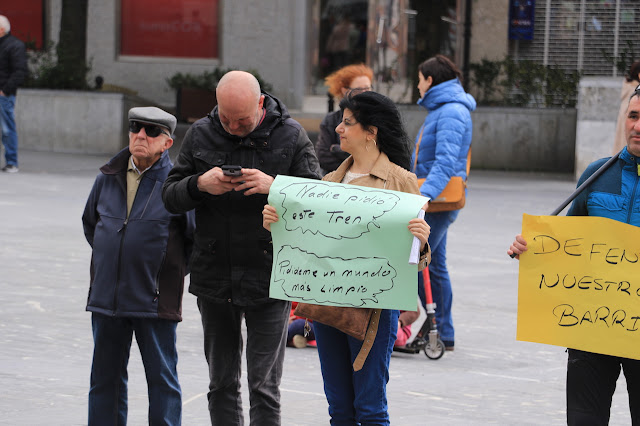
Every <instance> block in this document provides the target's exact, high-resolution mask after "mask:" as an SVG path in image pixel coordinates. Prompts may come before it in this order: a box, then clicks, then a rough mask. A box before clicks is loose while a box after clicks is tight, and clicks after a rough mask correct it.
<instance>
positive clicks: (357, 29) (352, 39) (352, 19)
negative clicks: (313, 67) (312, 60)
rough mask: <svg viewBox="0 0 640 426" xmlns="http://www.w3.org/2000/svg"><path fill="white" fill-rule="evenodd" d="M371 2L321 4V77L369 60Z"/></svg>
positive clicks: (326, 1) (327, 0)
mask: <svg viewBox="0 0 640 426" xmlns="http://www.w3.org/2000/svg"><path fill="white" fill-rule="evenodd" d="M368 6H369V0H322V1H321V3H320V38H319V39H320V46H319V52H320V61H319V76H318V77H320V78H324V77H326V76H327V75H329V74H330V73H332V72H333V71H335V70H337V69H339V68H342V67H343V66H345V65H349V64H357V63H364V62H366V60H367V57H366V55H367V50H366V49H367V19H368Z"/></svg>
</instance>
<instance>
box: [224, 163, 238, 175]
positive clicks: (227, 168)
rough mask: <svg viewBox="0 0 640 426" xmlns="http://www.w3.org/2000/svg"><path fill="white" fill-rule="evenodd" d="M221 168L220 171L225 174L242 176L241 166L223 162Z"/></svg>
mask: <svg viewBox="0 0 640 426" xmlns="http://www.w3.org/2000/svg"><path fill="white" fill-rule="evenodd" d="M221 168H222V173H223V174H224V175H225V176H234V177H236V176H242V167H241V166H233V165H229V164H225V165H224V166H222V167H221Z"/></svg>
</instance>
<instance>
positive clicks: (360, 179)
mask: <svg viewBox="0 0 640 426" xmlns="http://www.w3.org/2000/svg"><path fill="white" fill-rule="evenodd" d="M340 108H341V110H342V112H343V116H342V121H341V122H340V124H338V126H337V127H336V129H335V131H336V132H337V133H338V135H339V138H340V146H341V147H342V149H343V150H344V151H346V152H348V153H349V154H351V155H350V156H349V157H348V158H347V159H346V160H345V161H344V162H342V164H341V165H340V167H338V168H337V170H335V171H334V172H331V173H329V174H327V175H326V176H325V177H324V178H323V180H325V181H329V182H341V183H347V184H351V185H358V186H364V187H369V188H384V189H391V190H395V191H402V192H408V193H412V194H418V193H419V192H418V182H417V179H416V176H415V175H414V174H413V173H411V172H410V171H409V168H410V167H411V149H410V142H409V138H408V136H407V134H406V132H405V130H404V128H403V126H402V119H401V116H400V113H399V111H398V109H397V108H396V105H395V104H394V103H393V102H392V101H391V100H390V99H389V98H387V97H386V96H383V95H380V94H378V93H375V92H363V93H360V94H358V95H355V96H350V95H347V96H346V97H345V98H343V99H342V101H341V102H340ZM262 214H263V225H264V227H265V228H267V229H270V227H271V224H272V223H274V222H276V221H277V220H278V213H277V212H276V209H275V207H272V206H270V205H266V206H265V208H264V210H263V212H262ZM408 229H409V231H410V232H411V233H412V234H413V235H414V236H415V237H417V238H418V239H419V240H420V242H421V246H420V249H421V258H420V265H419V268H420V269H422V268H424V267H425V266H426V263H427V262H428V257H429V245H428V244H427V240H428V239H429V233H430V232H431V230H430V228H429V225H427V222H425V221H424V220H423V219H411V220H410V221H409V224H408ZM406 284H407V285H410V284H409V283H406ZM413 285H417V284H416V283H414V284H413ZM336 309H353V308H336ZM398 317H399V311H397V310H395V309H374V310H373V314H372V316H371V320H370V322H369V327H368V329H367V333H366V335H367V338H366V339H365V342H362V341H360V340H358V339H356V338H355V337H351V336H349V335H347V334H346V333H344V332H342V331H340V330H338V329H337V328H334V327H331V326H329V325H326V324H323V323H322V322H319V321H318V320H316V321H314V323H313V324H314V331H315V335H316V343H317V346H318V355H319V357H320V367H321V369H322V378H323V380H324V392H325V395H326V396H327V402H328V403H329V415H330V416H331V424H345V425H346V424H350V425H352V424H353V425H355V424H375V425H388V424H389V413H388V410H387V390H386V389H387V382H388V381H389V361H390V359H391V352H392V351H393V345H394V343H395V340H396V334H397V331H398ZM376 328H377V330H376ZM369 345H370V347H369Z"/></svg>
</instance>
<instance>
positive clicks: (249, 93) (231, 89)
mask: <svg viewBox="0 0 640 426" xmlns="http://www.w3.org/2000/svg"><path fill="white" fill-rule="evenodd" d="M216 98H217V100H218V116H219V118H220V123H221V124H222V127H223V128H224V130H225V131H226V132H227V133H230V134H232V135H235V136H241V137H244V136H247V135H248V134H249V133H251V132H252V131H253V130H255V128H256V127H258V124H259V123H260V119H261V118H262V113H263V111H262V104H263V102H264V96H263V95H261V93H260V83H258V80H257V79H256V78H255V77H254V76H253V75H252V74H250V73H248V72H245V71H229V72H228V73H226V74H225V75H223V76H222V78H221V79H220V81H219V82H218V86H217V87H216Z"/></svg>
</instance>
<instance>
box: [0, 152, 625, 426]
mask: <svg viewBox="0 0 640 426" xmlns="http://www.w3.org/2000/svg"><path fill="white" fill-rule="evenodd" d="M106 160H107V157H100V156H83V155H67V154H52V153H38V152H23V151H21V152H20V161H21V162H20V172H19V173H17V174H6V173H0V224H1V225H0V386H1V388H2V391H1V392H0V393H1V394H2V396H0V424H3V425H83V424H86V417H87V392H88V386H89V369H90V364H91V353H92V338H91V326H90V314H89V313H87V312H85V310H84V308H85V303H86V297H87V290H88V282H89V259H90V254H91V253H90V248H89V245H88V244H87V242H86V241H85V239H84V235H83V233H82V225H81V214H82V210H83V207H84V204H85V201H86V197H87V195H88V194H89V190H90V188H91V185H92V183H93V179H94V177H95V175H96V173H97V172H98V167H99V166H101V165H102V164H103V163H104V162H105V161H106ZM574 185H575V182H574V181H573V178H572V177H571V176H569V175H548V174H546V175H544V174H522V173H504V172H486V171H475V170H473V171H472V173H471V177H470V180H469V197H468V202H467V206H466V208H465V209H464V211H463V212H462V213H461V214H460V216H459V218H458V220H457V222H456V223H455V224H454V225H453V226H452V227H451V228H450V231H449V246H448V257H449V269H450V271H451V276H452V281H453V286H454V308H453V316H454V322H455V326H456V333H457V335H456V349H455V351H454V352H447V353H446V354H445V356H444V357H443V358H441V359H440V360H437V361H432V360H429V359H427V358H426V357H425V356H424V354H417V355H411V354H398V353H394V355H393V358H392V360H391V380H390V382H389V385H388V393H389V403H390V414H391V420H392V422H391V424H393V425H426V424H434V425H486V424H498V425H561V424H564V423H565V410H564V407H565V395H564V389H565V385H564V384H565V367H566V353H565V349H564V348H560V347H554V346H546V345H541V344H534V343H526V342H519V341H516V340H515V335H516V299H517V274H518V263H517V262H516V261H514V260H511V259H510V258H509V257H508V256H507V255H506V253H505V252H506V249H507V247H508V245H509V243H510V242H511V241H512V239H513V236H514V235H515V234H516V233H518V232H519V230H520V225H521V219H522V213H523V212H526V213H530V214H548V213H549V212H551V211H552V210H553V209H554V208H555V207H556V206H557V205H558V204H559V203H560V202H561V201H562V200H563V199H564V198H565V197H566V196H567V195H568V194H570V193H571V191H572V190H573V188H574ZM202 340H203V338H202V328H201V323H200V317H199V313H198V310H197V307H196V303H195V297H193V296H192V295H190V294H185V299H184V321H183V322H182V323H181V324H180V325H179V326H178V349H179V357H180V361H179V365H178V371H179V375H180V381H181V384H182V390H183V403H184V411H183V424H185V425H206V424H208V422H209V420H208V412H207V400H206V392H207V385H208V380H207V365H206V362H205V359H204V355H203V351H202ZM243 391H244V393H243V398H244V399H243V402H244V405H245V421H246V423H247V424H248V395H247V393H246V385H243ZM281 391H282V419H283V421H282V423H283V425H326V424H328V423H329V418H328V414H327V404H326V400H325V398H324V393H323V389H322V378H321V375H320V369H319V363H318V358H317V354H316V350H315V349H312V348H307V349H293V348H287V352H286V358H285V369H284V375H283V379H282V386H281ZM129 406H130V407H129V408H130V409H129V424H131V425H144V424H147V421H146V412H147V396H146V383H145V379H144V373H143V368H142V364H141V361H140V356H139V352H138V350H137V347H135V345H134V348H133V349H132V356H131V361H130V366H129ZM628 413H629V411H628V402H627V393H626V384H625V382H624V378H620V380H619V381H618V390H617V391H616V394H615V396H614V402H613V409H612V416H611V424H612V425H629V424H630V423H631V422H630V419H629V414H628Z"/></svg>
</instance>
